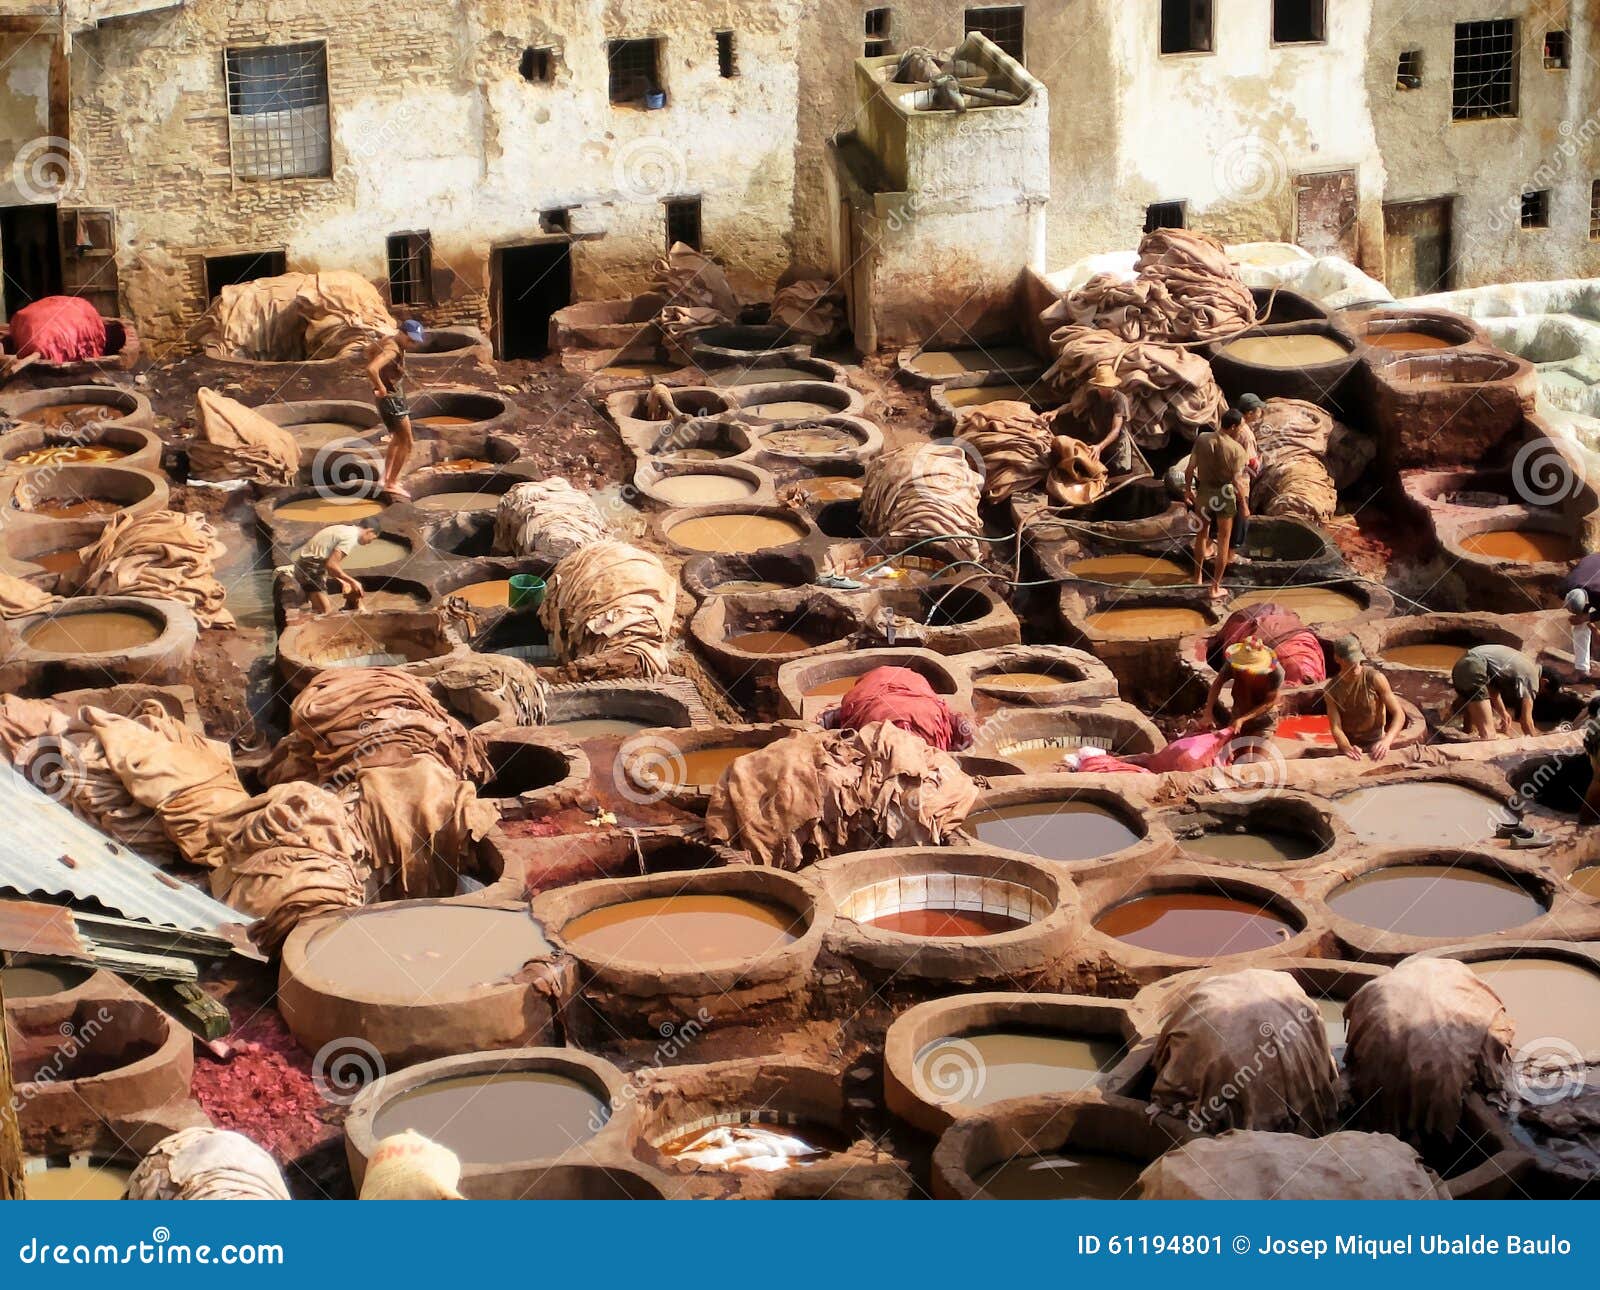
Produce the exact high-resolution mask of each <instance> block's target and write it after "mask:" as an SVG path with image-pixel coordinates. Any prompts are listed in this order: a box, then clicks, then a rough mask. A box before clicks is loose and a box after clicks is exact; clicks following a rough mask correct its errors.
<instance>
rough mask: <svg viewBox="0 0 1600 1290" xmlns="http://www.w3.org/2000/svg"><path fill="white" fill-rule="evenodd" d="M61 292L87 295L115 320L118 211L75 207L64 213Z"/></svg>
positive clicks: (116, 305) (104, 313)
mask: <svg viewBox="0 0 1600 1290" xmlns="http://www.w3.org/2000/svg"><path fill="white" fill-rule="evenodd" d="M60 219H61V289H62V291H63V292H65V293H66V294H67V295H69V296H83V297H84V298H85V299H86V300H89V301H92V302H93V304H94V307H95V308H96V309H98V310H99V311H100V313H101V314H102V315H103V316H104V317H106V318H115V317H116V316H117V310H118V298H117V217H116V213H115V212H114V211H109V210H92V209H89V208H87V207H81V206H78V207H72V208H68V209H63V210H62V211H61V212H60Z"/></svg>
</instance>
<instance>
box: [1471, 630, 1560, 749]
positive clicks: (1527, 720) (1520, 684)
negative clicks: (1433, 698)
mask: <svg viewBox="0 0 1600 1290" xmlns="http://www.w3.org/2000/svg"><path fill="white" fill-rule="evenodd" d="M1539 681H1540V678H1539V667H1538V665H1537V664H1536V663H1535V662H1534V661H1533V660H1532V659H1531V658H1529V657H1528V656H1527V655H1526V654H1524V653H1522V652H1521V651H1519V650H1514V649H1512V648H1511V647H1510V646H1509V645H1475V646H1473V647H1472V648H1471V649H1469V650H1468V651H1467V652H1466V653H1465V654H1463V655H1462V656H1461V660H1460V661H1459V662H1458V663H1457V664H1456V665H1455V667H1454V668H1452V669H1451V672H1450V684H1451V685H1453V686H1454V687H1455V691H1456V697H1457V698H1458V699H1459V700H1460V702H1461V704H1462V706H1463V707H1464V709H1465V713H1466V716H1465V721H1466V726H1467V734H1469V735H1470V736H1471V737H1472V738H1474V739H1493V738H1494V737H1495V736H1496V735H1498V734H1502V733H1504V734H1507V735H1514V734H1516V733H1517V732H1518V731H1519V730H1520V731H1521V732H1522V733H1523V734H1525V735H1535V734H1538V733H1539V731H1538V729H1537V727H1535V725H1534V724H1533V696H1534V694H1535V693H1536V692H1537V691H1538V689H1539ZM1513 706H1514V707H1515V711H1516V715H1515V716H1513V715H1512V707H1513Z"/></svg>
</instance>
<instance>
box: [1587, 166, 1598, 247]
mask: <svg viewBox="0 0 1600 1290" xmlns="http://www.w3.org/2000/svg"><path fill="white" fill-rule="evenodd" d="M1589 240H1590V241H1591V242H1600V179H1596V180H1594V181H1592V182H1591V183H1590V185H1589Z"/></svg>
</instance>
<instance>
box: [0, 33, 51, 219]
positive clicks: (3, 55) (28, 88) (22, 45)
mask: <svg viewBox="0 0 1600 1290" xmlns="http://www.w3.org/2000/svg"><path fill="white" fill-rule="evenodd" d="M49 115H50V40H49V38H48V37H44V36H36V35H5V34H0V160H4V161H5V164H3V165H0V206H15V205H19V204H22V203H25V202H27V201H29V200H31V197H30V196H29V195H28V194H26V193H23V192H19V191H18V187H17V183H16V179H17V170H18V167H17V165H15V164H14V163H13V160H12V159H21V160H22V163H23V165H22V169H23V170H24V172H25V171H26V166H27V158H28V156H29V155H30V154H29V152H28V149H29V147H30V145H33V144H34V141H35V140H37V139H42V138H44V137H46V136H48V135H49V133H50V122H49ZM25 182H26V181H25Z"/></svg>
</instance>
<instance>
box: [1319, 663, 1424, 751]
mask: <svg viewBox="0 0 1600 1290" xmlns="http://www.w3.org/2000/svg"><path fill="white" fill-rule="evenodd" d="M1333 665H1334V668H1335V669H1336V671H1335V674H1334V676H1333V678H1332V679H1331V680H1330V681H1329V682H1328V684H1327V687H1326V688H1325V689H1324V690H1323V691H1322V703H1323V707H1324V709H1325V710H1326V712H1327V714H1328V729H1330V730H1331V731H1332V732H1333V742H1334V743H1336V744H1337V745H1338V746H1339V751H1340V752H1342V753H1343V754H1344V755H1345V756H1346V757H1348V758H1350V760H1351V761H1360V760H1362V759H1363V758H1365V757H1371V758H1372V760H1373V761H1382V760H1383V759H1384V758H1385V757H1387V756H1388V755H1389V750H1390V749H1391V748H1393V747H1394V741H1395V740H1396V739H1398V738H1399V737H1400V732H1401V730H1403V729H1404V728H1405V724H1406V714H1405V709H1404V708H1402V707H1401V706H1400V700H1399V699H1397V698H1395V694H1394V690H1393V688H1392V687H1391V686H1390V685H1389V678H1388V677H1386V676H1384V674H1383V673H1382V672H1380V671H1378V669H1377V668H1375V667H1373V666H1372V665H1371V664H1369V663H1368V662H1367V655H1366V651H1365V650H1363V649H1362V648H1361V642H1360V641H1358V640H1357V639H1356V638H1355V637H1354V636H1343V637H1340V638H1339V639H1338V640H1337V641H1335V642H1334V643H1333Z"/></svg>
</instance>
